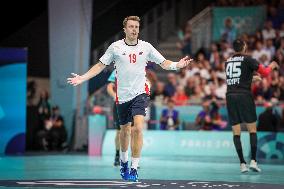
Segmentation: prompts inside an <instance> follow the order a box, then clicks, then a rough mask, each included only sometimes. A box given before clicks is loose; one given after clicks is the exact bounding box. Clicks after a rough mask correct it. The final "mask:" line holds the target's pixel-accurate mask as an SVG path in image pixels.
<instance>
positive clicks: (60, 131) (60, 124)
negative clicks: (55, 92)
mask: <svg viewBox="0 0 284 189" xmlns="http://www.w3.org/2000/svg"><path fill="white" fill-rule="evenodd" d="M50 121H51V123H52V127H51V129H50V130H49V133H48V135H49V136H48V142H49V144H50V146H49V147H50V150H56V151H58V150H62V149H63V143H64V142H65V141H66V139H67V132H66V129H65V126H64V119H63V117H62V116H61V114H60V109H59V107H58V106H55V107H53V108H52V116H51V118H50Z"/></svg>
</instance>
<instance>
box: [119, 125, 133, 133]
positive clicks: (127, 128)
mask: <svg viewBox="0 0 284 189" xmlns="http://www.w3.org/2000/svg"><path fill="white" fill-rule="evenodd" d="M120 133H122V134H124V135H125V134H127V135H128V134H130V133H131V127H126V126H125V127H121V130H120Z"/></svg>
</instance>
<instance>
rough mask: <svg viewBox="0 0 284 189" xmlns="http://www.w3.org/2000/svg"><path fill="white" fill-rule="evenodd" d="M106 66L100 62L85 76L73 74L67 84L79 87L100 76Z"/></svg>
mask: <svg viewBox="0 0 284 189" xmlns="http://www.w3.org/2000/svg"><path fill="white" fill-rule="evenodd" d="M105 67H106V66H105V65H104V64H103V63H101V62H100V61H99V62H98V63H97V64H95V65H94V66H93V67H92V68H91V69H90V70H89V71H87V72H86V73H85V74H84V75H78V74H75V73H71V75H72V76H73V77H70V78H67V83H69V84H71V85H73V86H77V85H80V84H81V83H83V82H84V81H87V80H89V79H91V78H92V77H95V76H96V75H98V74H99V73H100V72H101V71H102V70H103V69H104V68H105Z"/></svg>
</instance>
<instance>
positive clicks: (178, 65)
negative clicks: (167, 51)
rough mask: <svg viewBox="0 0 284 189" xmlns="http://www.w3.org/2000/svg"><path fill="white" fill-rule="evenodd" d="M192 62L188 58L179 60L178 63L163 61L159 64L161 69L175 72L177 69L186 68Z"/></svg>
mask: <svg viewBox="0 0 284 189" xmlns="http://www.w3.org/2000/svg"><path fill="white" fill-rule="evenodd" d="M192 61H193V59H191V58H189V57H188V56H186V57H184V58H182V59H180V61H179V62H173V61H170V60H165V61H164V62H163V63H162V64H161V67H162V68H163V69H165V70H177V69H180V68H184V67H186V66H188V65H189V64H190V63H191V62H192Z"/></svg>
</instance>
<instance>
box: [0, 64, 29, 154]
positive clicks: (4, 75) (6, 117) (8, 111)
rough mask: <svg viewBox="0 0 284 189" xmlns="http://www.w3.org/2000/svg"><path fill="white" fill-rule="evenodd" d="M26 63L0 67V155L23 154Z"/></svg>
mask: <svg viewBox="0 0 284 189" xmlns="http://www.w3.org/2000/svg"><path fill="white" fill-rule="evenodd" d="M26 75H27V66H26V63H13V64H2V65H1V66H0V86H1V90H0V155H1V154H18V153H24V151H25V141H26V139H25V138H26V136H25V134H26Z"/></svg>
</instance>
